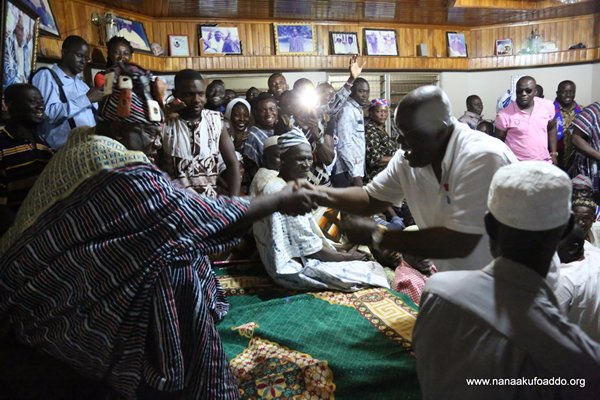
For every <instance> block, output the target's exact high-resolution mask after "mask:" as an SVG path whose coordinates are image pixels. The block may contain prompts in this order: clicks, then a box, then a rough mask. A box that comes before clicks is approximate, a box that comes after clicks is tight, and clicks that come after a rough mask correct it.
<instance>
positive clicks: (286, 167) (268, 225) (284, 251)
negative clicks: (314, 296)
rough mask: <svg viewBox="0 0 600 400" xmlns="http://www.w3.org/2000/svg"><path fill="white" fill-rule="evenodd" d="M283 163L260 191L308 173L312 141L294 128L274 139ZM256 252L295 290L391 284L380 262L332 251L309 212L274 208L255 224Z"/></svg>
mask: <svg viewBox="0 0 600 400" xmlns="http://www.w3.org/2000/svg"><path fill="white" fill-rule="evenodd" d="M278 144H279V149H280V159H281V167H280V172H279V176H277V177H274V178H273V179H271V181H269V182H268V183H267V184H266V185H265V187H264V189H263V194H270V193H275V192H278V191H280V190H282V189H283V188H284V187H285V186H286V185H287V182H289V181H294V180H297V179H306V177H307V175H308V172H309V170H310V167H311V165H312V162H313V156H312V150H311V146H310V144H309V142H308V140H307V139H306V137H305V136H304V134H303V133H302V132H301V131H300V130H298V129H294V130H292V131H290V132H288V133H286V134H284V135H281V136H280V137H279V140H278ZM253 229H254V238H255V240H256V246H257V248H258V251H259V253H260V258H261V260H262V262H263V264H264V266H265V269H266V271H267V273H268V274H269V275H270V276H271V278H272V279H273V280H274V281H275V282H276V283H278V284H279V285H281V286H284V287H286V288H289V289H295V290H325V289H333V290H342V291H353V290H359V289H363V288H365V287H370V286H380V287H386V288H389V283H388V281H387V278H386V274H385V272H384V270H383V267H382V266H381V265H380V264H378V263H377V262H373V261H362V260H364V259H365V255H364V254H362V253H358V252H349V253H341V252H337V251H335V249H334V248H333V246H331V245H330V244H329V243H328V242H327V240H326V239H325V238H324V237H323V235H322V234H321V233H320V230H319V227H318V226H317V224H316V223H315V221H314V219H313V218H312V216H311V214H305V215H299V216H296V217H287V216H284V215H282V214H280V213H275V214H273V215H272V216H270V217H268V218H264V219H262V220H260V221H257V222H256V223H255V224H254V227H253Z"/></svg>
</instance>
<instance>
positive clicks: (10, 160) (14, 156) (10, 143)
mask: <svg viewBox="0 0 600 400" xmlns="http://www.w3.org/2000/svg"><path fill="white" fill-rule="evenodd" d="M51 157H52V150H51V149H50V146H48V144H47V143H46V142H45V141H44V140H42V139H41V138H36V140H35V141H34V142H31V141H26V140H23V139H19V138H17V137H14V136H13V135H11V134H10V133H9V132H8V130H7V129H6V128H1V129H0V206H8V207H9V208H10V209H11V210H12V211H13V212H17V210H18V209H19V207H20V206H21V203H22V202H23V200H24V199H25V197H26V196H27V193H29V189H31V187H32V186H33V184H34V182H35V181H36V179H37V177H38V176H39V175H40V174H41V173H42V170H43V169H44V167H45V166H46V164H48V161H49V160H50V158H51Z"/></svg>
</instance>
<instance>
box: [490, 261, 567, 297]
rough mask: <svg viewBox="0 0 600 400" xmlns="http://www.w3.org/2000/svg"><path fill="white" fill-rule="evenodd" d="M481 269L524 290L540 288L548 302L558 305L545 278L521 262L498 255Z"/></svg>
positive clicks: (534, 290) (536, 290) (537, 289)
mask: <svg viewBox="0 0 600 400" xmlns="http://www.w3.org/2000/svg"><path fill="white" fill-rule="evenodd" d="M482 271H483V272H484V273H486V274H488V275H490V276H492V277H494V279H496V280H500V281H504V283H506V284H508V285H510V286H513V287H515V288H520V289H521V290H524V291H526V292H530V293H537V292H539V291H540V290H541V291H543V292H544V294H545V295H546V297H548V299H549V300H550V302H551V303H552V304H553V305H554V306H556V307H558V301H557V300H556V297H555V296H554V292H552V290H551V289H550V287H549V286H548V285H547V284H546V280H545V279H544V278H543V277H542V276H540V274H538V273H537V272H535V271H534V270H532V269H531V268H529V267H526V266H524V265H523V264H520V263H518V262H516V261H512V260H509V259H508V258H504V257H498V258H496V259H495V260H494V261H493V262H492V263H491V264H488V265H487V266H485V267H484V268H483V269H482Z"/></svg>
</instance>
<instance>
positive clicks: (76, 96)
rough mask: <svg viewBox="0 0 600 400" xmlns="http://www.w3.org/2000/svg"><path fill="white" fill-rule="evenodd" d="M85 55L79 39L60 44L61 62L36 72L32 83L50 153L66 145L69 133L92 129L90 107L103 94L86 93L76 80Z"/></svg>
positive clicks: (81, 82)
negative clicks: (44, 119)
mask: <svg viewBox="0 0 600 400" xmlns="http://www.w3.org/2000/svg"><path fill="white" fill-rule="evenodd" d="M89 51H90V49H89V46H88V44H87V42H86V41H85V40H84V39H83V38H82V37H79V36H69V37H67V38H66V39H65V41H64V42H63V45H62V58H61V59H60V61H59V62H58V64H54V65H52V67H51V68H50V69H44V70H41V71H39V72H38V73H36V74H35V75H34V77H33V79H32V83H33V84H34V85H35V86H37V87H38V89H40V92H41V93H42V96H43V98H44V102H45V103H46V116H47V117H48V125H49V126H48V127H47V128H46V141H47V142H48V144H49V145H50V146H52V148H54V149H58V148H60V147H61V146H63V145H64V144H65V143H66V141H67V138H68V136H69V132H71V129H73V128H75V127H78V126H96V120H95V118H94V107H95V106H94V103H96V102H98V101H100V99H102V96H103V93H102V91H101V90H98V89H94V88H92V89H90V88H89V86H88V85H86V84H85V83H84V82H83V80H82V79H81V77H80V76H79V74H80V73H81V72H82V71H83V69H84V68H85V66H86V65H87V63H88V60H89ZM52 73H54V74H55V75H56V77H57V78H58V79H55V78H54V77H53V75H52ZM58 82H60V85H59V83H58ZM61 88H62V91H63V93H64V95H63V96H61Z"/></svg>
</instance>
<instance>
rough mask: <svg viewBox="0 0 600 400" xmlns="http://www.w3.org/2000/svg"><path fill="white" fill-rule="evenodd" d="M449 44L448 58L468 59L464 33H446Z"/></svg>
mask: <svg viewBox="0 0 600 400" xmlns="http://www.w3.org/2000/svg"><path fill="white" fill-rule="evenodd" d="M446 40H447V42H448V57H466V56H467V41H466V40H465V34H464V33H462V32H446Z"/></svg>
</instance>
